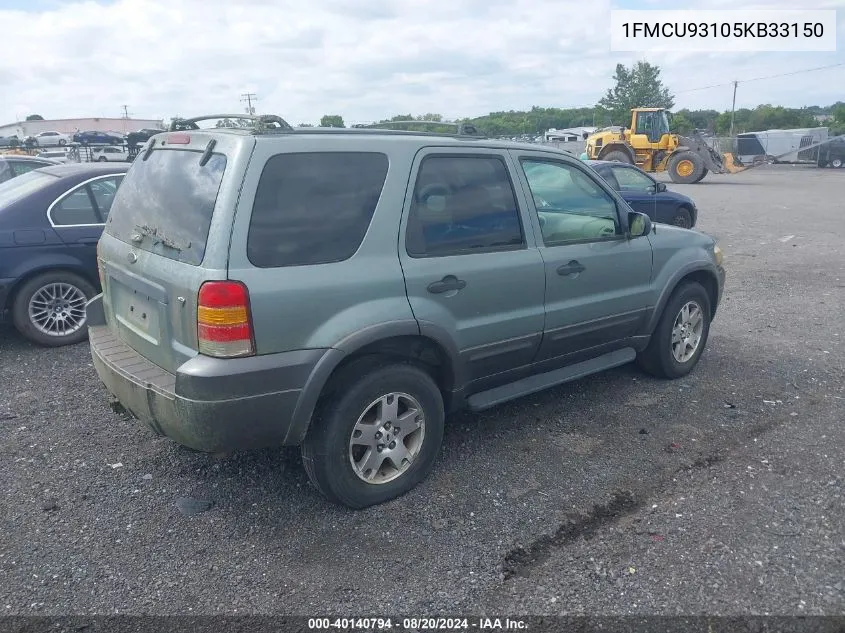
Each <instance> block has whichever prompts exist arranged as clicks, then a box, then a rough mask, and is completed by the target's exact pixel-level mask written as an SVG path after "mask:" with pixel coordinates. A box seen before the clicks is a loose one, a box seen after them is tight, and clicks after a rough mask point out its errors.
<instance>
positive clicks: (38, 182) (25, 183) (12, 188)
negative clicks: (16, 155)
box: [0, 161, 57, 209]
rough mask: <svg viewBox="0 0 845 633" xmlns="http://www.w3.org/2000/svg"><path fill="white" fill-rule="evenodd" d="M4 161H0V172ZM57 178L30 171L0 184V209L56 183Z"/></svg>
mask: <svg viewBox="0 0 845 633" xmlns="http://www.w3.org/2000/svg"><path fill="white" fill-rule="evenodd" d="M4 163H5V161H0V170H2V169H3V168H4V166H7V165H4ZM56 178H57V176H51V175H50V174H45V173H43V172H39V171H30V172H27V173H25V174H24V175H23V176H18V177H16V178H12V179H11V180H7V181H6V182H4V183H2V184H0V209H3V208H5V207H7V206H9V205H10V204H12V203H13V202H17V201H18V200H20V199H21V198H24V197H26V196H28V195H29V194H31V193H35V192H36V191H39V190H40V189H44V188H45V187H48V186H50V185H51V184H53V183H54V182H56Z"/></svg>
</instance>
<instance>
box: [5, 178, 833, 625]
mask: <svg viewBox="0 0 845 633" xmlns="http://www.w3.org/2000/svg"><path fill="white" fill-rule="evenodd" d="M670 186H672V187H674V188H676V189H677V190H679V191H683V192H685V193H688V194H691V195H692V196H694V198H695V199H696V201H697V203H698V205H699V208H700V226H699V228H700V229H701V230H702V231H705V232H707V233H710V234H712V235H714V236H715V237H717V238H718V239H719V240H720V243H721V245H722V247H723V249H724V250H725V252H726V266H727V268H728V283H727V288H726V296H725V299H724V301H723V303H722V306H721V308H720V311H719V314H718V315H717V318H716V321H715V322H714V324H713V329H712V331H711V338H710V342H709V346H708V350H707V352H706V353H705V354H704V356H703V358H702V360H701V363H700V365H699V366H698V368H697V370H696V371H695V372H694V373H693V374H692V375H690V376H688V377H687V378H686V379H682V380H680V381H677V382H661V381H657V380H653V379H651V378H648V377H646V376H644V375H643V374H641V373H639V372H638V371H637V370H636V369H635V368H634V367H624V368H620V369H618V370H614V371H611V372H608V373H606V374H603V375H600V376H596V377H592V378H589V379H585V380H582V381H579V382H577V383H573V384H569V385H565V386H562V387H560V388H557V389H554V390H551V391H549V392H546V393H543V394H539V395H537V396H534V397H530V398H526V399H523V400H520V401H517V402H513V403H510V404H508V405H504V406H501V407H499V408H497V409H494V410H492V411H489V412H487V413H485V414H482V415H460V416H457V417H454V418H452V419H451V420H450V421H449V424H448V426H447V434H446V439H445V443H444V447H443V450H442V452H441V456H440V459H439V463H438V464H437V468H436V472H435V473H434V475H433V476H432V477H431V478H430V479H429V480H428V481H426V482H425V483H424V484H423V485H421V486H420V487H418V488H417V489H416V490H414V491H413V492H412V493H410V494H409V495H406V496H405V497H403V498H401V499H399V500H396V501H394V502H391V503H389V504H386V505H384V506H381V507H378V508H375V509H370V510H367V511H363V512H358V513H354V512H351V511H347V510H344V509H340V508H337V507H334V506H332V505H329V504H328V503H327V502H325V501H323V499H322V498H321V497H320V496H319V495H318V494H317V493H316V492H315V491H314V490H313V489H312V488H311V487H310V486H309V484H308V482H307V479H306V477H305V475H304V473H303V472H302V470H301V465H300V463H299V458H298V453H297V451H295V450H286V451H265V452H261V453H256V454H243V455H237V456H234V457H230V458H227V459H218V458H215V457H212V456H208V455H202V454H196V453H191V452H188V451H186V450H183V449H180V448H178V447H177V446H176V445H174V444H173V443H172V442H170V441H169V440H166V439H161V438H156V437H154V436H153V435H152V434H151V433H150V432H148V431H147V430H146V429H145V428H143V427H141V426H140V425H139V424H138V423H137V422H135V421H132V420H128V419H125V418H124V417H121V416H120V415H118V414H116V413H114V412H113V411H112V410H111V409H110V408H109V406H108V402H107V396H106V393H105V391H104V389H103V388H101V386H100V384H99V382H98V380H97V377H96V375H95V373H94V370H93V368H92V366H91V362H90V357H89V352H88V348H87V345H85V344H83V345H78V346H75V347H71V348H63V349H57V350H50V349H41V348H37V347H34V346H32V345H30V344H28V343H26V342H25V341H23V339H22V338H21V337H19V336H18V335H17V334H16V333H15V332H14V331H12V330H11V329H6V330H2V331H0V462H1V463H2V467H0V613H3V614H6V615H12V614H39V615H45V614H63V613H101V614H112V613H156V614H176V613H195V614H196V613H203V614H213V613H237V614H246V613H286V614H301V615H318V614H326V613H334V614H339V615H353V614H362V615H371V616H374V615H383V614H393V615H399V614H405V615H433V614H438V613H439V614H456V613H501V614H539V613H546V614H558V613H596V612H601V613H604V614H627V613H639V614H653V613H662V614H679V613H684V614H701V613H707V614H725V615H731V614H744V613H756V614H766V613H772V614H843V613H845V585H843V574H842V570H843V569H845V503H844V502H843V490H842V489H843V483H844V481H843V479H844V478H843V464H845V428H843V421H845V367H844V366H843V360H842V359H843V351H845V350H843V341H842V339H843V338H845V327H844V324H845V291H843V288H845V248H843V243H845V220H843V211H845V208H843V198H842V193H843V191H845V172H843V171H842V170H829V169H828V170H819V169H815V168H805V167H786V166H775V167H764V168H760V169H757V170H754V171H751V172H748V173H746V174H739V175H734V176H717V177H714V176H708V177H707V178H706V179H705V180H704V181H703V182H702V183H701V184H699V185H691V186H686V187H685V186H677V185H674V186H673V185H670ZM185 496H192V497H196V498H202V499H209V500H211V501H213V502H214V506H213V507H212V508H211V510H209V511H208V512H204V513H202V514H198V515H195V516H185V515H183V514H182V513H181V512H180V511H179V509H178V508H177V506H176V503H175V502H176V499H177V498H179V497H185Z"/></svg>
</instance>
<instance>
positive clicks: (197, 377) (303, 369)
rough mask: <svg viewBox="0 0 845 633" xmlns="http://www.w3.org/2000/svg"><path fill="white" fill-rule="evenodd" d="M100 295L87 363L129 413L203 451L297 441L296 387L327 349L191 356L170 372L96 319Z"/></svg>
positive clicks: (300, 425)
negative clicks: (90, 362) (235, 356)
mask: <svg viewBox="0 0 845 633" xmlns="http://www.w3.org/2000/svg"><path fill="white" fill-rule="evenodd" d="M100 299H101V298H100V296H98V297H95V298H94V299H93V300H92V301H91V302H90V303H89V310H88V314H89V319H90V321H89V341H90V346H91V356H92V359H93V361H94V368H95V369H96V371H97V375H98V376H99V377H100V380H101V381H102V382H103V384H104V385H105V386H106V388H107V389H108V390H109V391H110V392H111V393H112V395H113V396H115V397H116V398H117V400H118V401H119V402H120V404H121V405H122V406H123V407H124V408H125V409H127V410H128V411H129V412H130V413H131V414H132V415H134V416H135V417H136V418H138V419H139V420H141V421H143V422H144V423H145V424H147V425H148V426H149V427H150V428H151V429H152V430H153V431H155V432H156V433H158V434H159V435H164V436H167V437H169V438H171V439H173V440H175V441H176V442H178V443H179V444H182V445H184V446H187V447H190V448H193V449H195V450H199V451H206V452H229V451H233V450H244V449H255V448H265V447H272V446H282V445H285V444H297V443H299V442H300V441H301V438H302V435H303V434H304V430H305V427H307V423H308V419H307V418H310V411H305V415H306V419H305V420H304V421H303V411H304V409H303V406H302V403H303V397H302V394H303V391H304V390H305V388H306V385H307V384H308V382H309V378H310V377H311V376H312V374H313V373H314V368H315V367H316V365H317V364H318V362H319V361H320V359H322V358H323V357H324V356H326V354H327V353H328V351H329V350H322V349H321V350H298V351H293V352H285V353H282V354H268V355H263V356H255V357H251V358H239V359H216V358H210V357H206V356H196V357H194V358H192V359H190V360H189V361H187V362H186V363H184V364H183V365H182V366H180V367H179V368H178V370H177V371H176V373H175V374H173V373H170V372H167V371H165V370H163V369H162V368H160V367H158V366H157V365H154V364H153V363H151V362H150V361H148V360H147V359H146V358H144V357H143V356H141V355H140V354H138V353H137V352H135V350H133V349H132V348H130V347H129V346H128V345H126V344H125V343H124V342H123V341H122V340H121V339H120V338H119V337H118V336H116V335H115V334H114V332H112V330H111V329H110V328H109V327H108V326H107V325H105V324H104V323H103V322H102V318H100V319H99V320H98V318H97V317H101V316H102V308H101V304H100V305H98V302H99V301H100Z"/></svg>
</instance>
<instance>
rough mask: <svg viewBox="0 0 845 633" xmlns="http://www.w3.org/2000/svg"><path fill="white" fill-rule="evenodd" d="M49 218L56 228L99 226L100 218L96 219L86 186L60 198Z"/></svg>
mask: <svg viewBox="0 0 845 633" xmlns="http://www.w3.org/2000/svg"><path fill="white" fill-rule="evenodd" d="M50 217H52V219H53V224H55V225H56V226H72V225H75V224H100V218H98V217H97V212H96V211H95V210H94V205H93V203H92V202H91V197H90V196H89V195H88V188H87V187H86V186H82V187H80V188H79V189H76V190H75V191H73V192H72V193H71V194H69V195H67V196H65V197H64V198H62V200H61V202H59V203H58V204H56V206H54V207H53V209H52V211H51V212H50Z"/></svg>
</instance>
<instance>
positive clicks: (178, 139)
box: [167, 134, 191, 145]
mask: <svg viewBox="0 0 845 633" xmlns="http://www.w3.org/2000/svg"><path fill="white" fill-rule="evenodd" d="M167 142H168V143H170V144H171V145H189V144H190V143H191V135H190V134H169V135H168V136H167Z"/></svg>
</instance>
